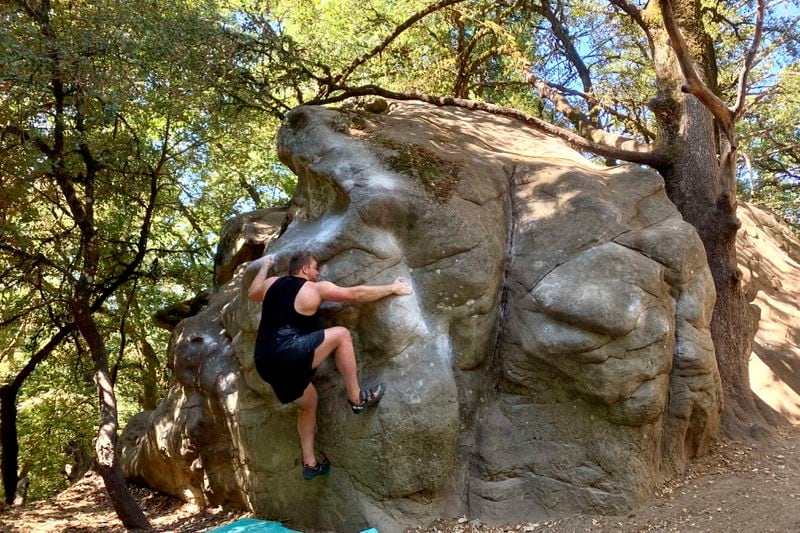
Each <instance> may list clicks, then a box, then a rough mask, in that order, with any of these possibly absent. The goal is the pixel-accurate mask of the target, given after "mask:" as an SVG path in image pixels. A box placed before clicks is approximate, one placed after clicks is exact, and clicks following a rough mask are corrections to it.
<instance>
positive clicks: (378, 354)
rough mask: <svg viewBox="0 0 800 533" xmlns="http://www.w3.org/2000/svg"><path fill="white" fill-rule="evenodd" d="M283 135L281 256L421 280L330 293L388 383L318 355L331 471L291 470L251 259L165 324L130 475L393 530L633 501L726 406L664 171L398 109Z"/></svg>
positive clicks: (271, 510) (303, 116)
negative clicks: (160, 391) (286, 187)
mask: <svg viewBox="0 0 800 533" xmlns="http://www.w3.org/2000/svg"><path fill="white" fill-rule="evenodd" d="M278 147H279V153H280V156H281V158H282V160H283V161H284V162H285V163H286V164H287V165H288V166H289V167H290V168H291V169H292V170H293V171H294V172H295V173H296V174H297V176H298V185H297V191H296V194H295V197H294V198H293V199H292V202H291V205H290V208H289V212H288V214H287V218H286V220H287V221H290V223H289V224H288V225H287V226H286V227H285V231H284V232H283V233H282V234H281V235H280V237H279V238H277V239H275V240H272V241H271V242H270V243H269V245H268V252H269V253H271V254H275V255H276V256H277V257H278V258H279V261H278V266H277V269H276V270H277V271H281V270H284V269H285V265H286V260H287V258H288V256H289V255H290V254H291V252H293V251H295V250H299V249H312V250H313V251H314V252H315V253H316V254H317V255H318V256H319V257H320V258H321V260H322V262H323V263H324V268H323V271H322V276H323V277H324V278H325V279H329V280H331V281H334V282H336V283H340V284H344V285H352V284H358V283H387V282H390V281H391V280H392V279H393V278H395V277H396V276H404V277H406V278H408V279H409V280H411V282H412V283H413V287H414V294H413V295H411V296H405V297H392V298H387V299H384V300H381V301H378V302H375V303H372V304H369V305H353V306H343V305H328V306H326V307H325V309H324V311H325V316H326V320H327V321H328V323H337V324H343V325H346V326H347V327H349V328H350V329H351V330H352V331H353V333H354V338H355V340H356V345H357V351H358V358H359V366H360V373H361V375H362V376H363V378H362V379H363V381H365V382H372V381H375V380H381V381H384V382H386V383H387V384H388V392H387V394H386V396H385V398H384V400H383V401H382V402H381V404H380V405H379V406H378V408H376V409H374V410H372V411H370V412H369V413H368V414H365V415H363V416H360V417H355V416H353V415H352V414H351V413H350V412H349V409H348V408H347V402H346V397H345V393H344V387H343V384H342V382H341V379H340V378H339V376H338V374H337V372H336V370H335V368H334V367H333V365H332V363H326V364H325V365H323V367H321V369H320V371H319V372H318V373H317V377H316V378H315V383H316V385H317V387H318V390H319V392H320V413H319V428H318V436H317V446H318V448H319V449H320V450H321V451H322V452H324V453H325V454H326V455H327V456H328V457H329V458H330V459H331V461H332V463H333V465H334V466H333V469H332V471H331V474H330V475H329V476H327V477H324V478H318V479H316V480H314V481H313V482H305V481H303V480H302V478H301V476H300V453H299V443H298V437H297V435H296V430H295V417H296V408H295V407H293V406H291V405H289V406H281V405H280V404H279V403H278V402H277V400H276V399H275V398H274V396H273V394H272V391H271V389H270V387H269V386H268V385H266V384H265V383H264V382H263V381H261V379H260V378H259V377H258V375H257V373H256V372H255V368H254V363H253V345H254V340H255V334H256V329H257V326H258V321H259V313H260V309H259V307H258V305H256V304H254V303H253V302H250V301H249V300H248V299H247V297H246V288H247V286H248V285H249V282H250V280H251V279H252V277H253V276H254V274H255V271H256V270H257V268H258V264H257V263H258V262H257V261H255V262H252V263H248V264H246V265H242V266H241V267H240V268H239V269H238V270H237V271H236V273H235V274H234V275H233V278H232V279H231V281H229V282H227V283H226V284H224V285H223V286H222V287H221V288H220V289H219V290H218V291H217V292H216V293H215V294H213V295H212V297H211V301H210V303H209V306H208V308H207V309H206V310H205V311H204V312H202V313H201V314H200V315H198V316H196V317H193V318H191V319H187V320H185V321H183V322H182V323H181V324H180V325H179V326H178V328H177V329H176V330H175V332H174V334H173V339H172V343H171V346H170V353H171V356H172V357H173V358H174V367H175V372H176V377H177V383H176V385H175V386H174V387H173V389H172V390H171V392H170V395H169V396H168V397H167V399H165V400H164V402H163V403H162V404H161V406H159V408H158V409H157V410H155V411H153V412H150V413H142V414H141V415H139V417H138V418H137V419H136V420H135V421H134V423H132V424H131V426H129V428H128V430H127V431H126V434H125V435H124V437H123V442H124V446H123V452H122V458H123V464H124V465H125V470H126V473H127V475H128V476H131V477H135V478H138V479H140V480H144V481H145V482H147V483H148V484H150V485H151V486H153V487H156V488H158V489H161V490H164V491H167V492H170V493H173V494H177V495H182V496H183V497H184V498H186V499H190V500H193V501H196V502H197V503H200V504H204V503H223V502H226V501H230V502H234V503H236V504H239V505H243V506H245V507H247V508H249V509H252V510H253V511H255V512H256V513H258V514H260V515H263V516H267V517H270V518H277V519H284V520H288V522H289V523H290V524H291V525H293V526H294V527H295V528H298V529H309V528H315V529H319V528H322V529H330V530H335V531H356V530H359V528H364V527H366V526H368V525H374V526H379V527H380V528H381V531H382V532H392V531H402V530H403V529H404V528H405V527H407V526H409V525H414V524H419V523H424V522H426V521H428V520H430V519H432V518H435V517H442V516H444V517H451V516H460V515H467V516H469V517H479V518H480V519H481V520H483V521H484V522H488V523H502V522H509V521H514V520H533V519H537V518H541V517H548V516H559V515H566V514H571V513H581V512H583V513H621V512H625V511H627V510H630V509H633V508H635V507H636V506H638V505H640V504H641V503H642V502H643V501H644V500H645V499H646V498H647V497H648V496H649V494H651V492H652V489H653V488H654V486H655V485H656V483H657V482H659V481H660V480H662V479H664V478H665V477H669V476H672V475H674V474H675V473H676V472H678V471H680V470H681V469H682V468H683V466H684V465H685V463H686V461H687V460H688V459H689V458H691V457H692V456H694V455H696V454H698V453H702V452H703V451H704V449H705V447H706V446H707V444H708V443H709V440H710V438H711V437H712V436H713V434H714V433H715V431H716V429H717V426H718V423H719V413H720V407H721V392H720V391H721V388H720V383H719V377H718V373H717V368H716V363H715V359H714V352H713V345H712V342H711V338H710V334H709V321H710V316H711V310H712V308H713V304H714V287H713V283H712V280H711V276H710V273H709V269H708V267H707V264H706V260H705V254H704V251H703V247H702V244H701V242H700V240H699V238H698V237H697V235H696V234H695V232H694V230H693V229H692V228H691V226H689V225H688V224H687V223H685V222H684V221H683V220H682V219H681V217H680V215H679V214H678V212H677V210H676V209H675V207H674V206H673V205H672V204H671V203H670V202H669V200H668V199H667V197H666V195H665V192H664V184H663V182H662V180H661V178H660V177H659V176H658V174H656V173H654V172H652V171H649V170H646V169H643V168H640V167H637V166H632V165H627V166H620V167H614V168H604V167H600V166H596V165H594V164H592V163H591V162H589V161H587V160H586V159H584V158H583V157H582V156H581V155H580V154H578V153H577V152H575V151H573V150H571V149H570V148H568V147H567V146H566V145H565V144H563V143H562V142H561V141H559V140H557V139H554V138H552V137H548V136H546V135H544V134H541V133H538V132H535V131H531V130H529V129H526V128H524V127H522V126H521V125H520V124H518V123H516V122H514V121H512V120H510V119H506V118H500V117H496V116H491V115H488V114H485V113H479V112H466V111H462V110H457V109H442V108H434V107H430V106H427V105H423V104H410V103H403V104H400V103H392V104H391V106H390V110H389V112H388V113H383V114H373V113H366V112H363V111H355V110H351V111H343V110H335V109H328V108H319V107H304V108H298V109H296V110H294V111H292V112H291V113H290V114H289V115H288V116H287V118H286V120H285V122H284V124H283V127H282V128H281V132H280V135H279V141H278ZM273 225H277V224H273Z"/></svg>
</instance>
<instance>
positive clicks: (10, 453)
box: [0, 385, 19, 505]
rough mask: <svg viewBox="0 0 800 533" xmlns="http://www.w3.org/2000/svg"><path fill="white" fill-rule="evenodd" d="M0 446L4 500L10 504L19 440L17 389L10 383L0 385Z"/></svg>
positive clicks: (15, 481) (15, 480) (15, 488)
mask: <svg viewBox="0 0 800 533" xmlns="http://www.w3.org/2000/svg"><path fill="white" fill-rule="evenodd" d="M0 446H2V451H3V457H2V459H0V468H2V471H3V491H4V492H5V502H6V504H8V505H12V504H13V503H14V493H15V492H16V490H17V481H18V479H17V468H18V467H19V464H18V461H19V441H18V440H17V389H16V388H15V387H13V386H11V385H4V386H3V387H0Z"/></svg>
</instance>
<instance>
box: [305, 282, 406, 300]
mask: <svg viewBox="0 0 800 533" xmlns="http://www.w3.org/2000/svg"><path fill="white" fill-rule="evenodd" d="M314 286H315V288H316V290H317V293H318V294H319V298H320V299H321V300H330V301H334V302H358V303H367V302H374V301H375V300H380V299H381V298H385V297H387V296H391V295H398V296H404V295H407V294H411V292H412V291H411V285H409V284H408V282H407V281H406V280H404V279H403V278H397V279H396V280H394V282H393V283H391V284H389V285H356V286H355V287H340V286H338V285H336V284H334V283H331V282H330V281H320V282H318V283H315V284H314Z"/></svg>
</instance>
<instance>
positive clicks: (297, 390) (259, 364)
mask: <svg viewBox="0 0 800 533" xmlns="http://www.w3.org/2000/svg"><path fill="white" fill-rule="evenodd" d="M323 340H325V331H324V330H321V329H320V330H317V331H312V332H311V333H306V334H301V333H299V332H297V331H296V330H294V329H289V328H285V329H282V330H280V331H278V332H277V333H276V334H274V335H273V336H272V337H271V338H270V339H268V340H267V341H266V342H264V343H262V344H264V346H259V343H256V351H255V362H256V370H257V371H258V374H259V375H260V376H261V378H262V379H263V380H264V381H266V382H267V383H269V384H270V385H272V389H273V390H274V391H275V395H276V396H277V397H278V399H279V400H280V401H281V403H290V402H293V401H295V400H296V399H298V398H299V397H301V396H302V395H303V392H304V391H305V390H306V387H308V384H309V383H311V378H312V376H314V372H315V371H316V369H314V368H312V367H311V364H312V363H313V362H314V350H316V349H317V347H318V346H319V345H320V344H322V341H323Z"/></svg>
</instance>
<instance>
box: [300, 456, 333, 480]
mask: <svg viewBox="0 0 800 533" xmlns="http://www.w3.org/2000/svg"><path fill="white" fill-rule="evenodd" d="M330 471H331V462H330V461H329V460H328V458H327V457H326V458H325V459H323V460H322V461H317V464H316V466H305V465H303V479H305V480H306V481H310V480H312V479H314V478H315V477H317V476H324V475H325V474H327V473H328V472H330Z"/></svg>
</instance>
